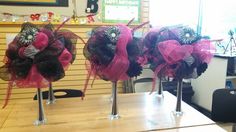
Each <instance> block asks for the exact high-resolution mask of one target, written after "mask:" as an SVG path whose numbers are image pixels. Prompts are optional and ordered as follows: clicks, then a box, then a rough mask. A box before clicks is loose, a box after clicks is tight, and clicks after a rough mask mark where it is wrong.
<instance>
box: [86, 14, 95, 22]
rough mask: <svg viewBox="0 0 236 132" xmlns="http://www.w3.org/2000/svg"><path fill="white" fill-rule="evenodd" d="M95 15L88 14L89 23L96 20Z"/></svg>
mask: <svg viewBox="0 0 236 132" xmlns="http://www.w3.org/2000/svg"><path fill="white" fill-rule="evenodd" d="M93 16H94V15H87V18H88V23H91V22H94V18H93Z"/></svg>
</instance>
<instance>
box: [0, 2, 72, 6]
mask: <svg viewBox="0 0 236 132" xmlns="http://www.w3.org/2000/svg"><path fill="white" fill-rule="evenodd" d="M0 5H27V6H62V7H68V0H0Z"/></svg>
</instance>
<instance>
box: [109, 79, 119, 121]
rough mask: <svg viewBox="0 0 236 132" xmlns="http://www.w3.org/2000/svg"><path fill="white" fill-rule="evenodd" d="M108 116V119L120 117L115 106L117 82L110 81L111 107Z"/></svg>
mask: <svg viewBox="0 0 236 132" xmlns="http://www.w3.org/2000/svg"><path fill="white" fill-rule="evenodd" d="M109 118H110V120H114V119H119V118H120V116H119V114H118V107H117V82H112V108H111V115H110V117H109Z"/></svg>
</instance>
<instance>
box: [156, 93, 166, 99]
mask: <svg viewBox="0 0 236 132" xmlns="http://www.w3.org/2000/svg"><path fill="white" fill-rule="evenodd" d="M155 96H156V97H158V98H164V94H163V93H162V94H159V93H156V94H155Z"/></svg>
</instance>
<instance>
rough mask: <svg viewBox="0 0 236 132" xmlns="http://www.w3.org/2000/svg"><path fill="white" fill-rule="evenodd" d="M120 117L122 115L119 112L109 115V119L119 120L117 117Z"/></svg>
mask: <svg viewBox="0 0 236 132" xmlns="http://www.w3.org/2000/svg"><path fill="white" fill-rule="evenodd" d="M119 118H120V116H119V115H118V114H116V115H110V116H109V119H110V120H117V119H119Z"/></svg>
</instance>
